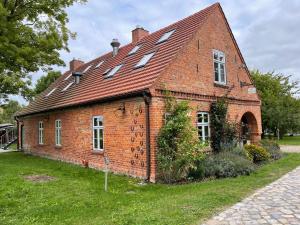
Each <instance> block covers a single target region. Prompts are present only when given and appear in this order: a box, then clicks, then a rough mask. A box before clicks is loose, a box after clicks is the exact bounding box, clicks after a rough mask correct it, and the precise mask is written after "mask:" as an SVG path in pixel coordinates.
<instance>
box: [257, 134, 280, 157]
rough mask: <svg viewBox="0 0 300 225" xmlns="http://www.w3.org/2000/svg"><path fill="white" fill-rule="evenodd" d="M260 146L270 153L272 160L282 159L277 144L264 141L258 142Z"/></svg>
mask: <svg viewBox="0 0 300 225" xmlns="http://www.w3.org/2000/svg"><path fill="white" fill-rule="evenodd" d="M260 145H261V146H262V147H263V148H264V149H266V150H267V151H268V152H269V153H270V155H271V158H272V159H274V160H277V159H280V158H281V157H282V152H281V151H280V147H279V145H278V143H277V142H275V141H273V140H267V139H265V140H261V141H260Z"/></svg>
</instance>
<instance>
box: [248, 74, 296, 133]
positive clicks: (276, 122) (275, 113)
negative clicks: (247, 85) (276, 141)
mask: <svg viewBox="0 0 300 225" xmlns="http://www.w3.org/2000/svg"><path fill="white" fill-rule="evenodd" d="M251 76H252V79H253V81H254V84H255V86H256V88H257V90H258V94H259V95H260V97H261V100H262V126H263V135H264V133H265V132H273V134H274V135H277V134H278V133H279V135H280V137H282V136H283V135H284V134H285V133H286V132H296V131H299V127H300V101H299V100H297V99H296V98H295V97H294V96H295V94H297V93H299V87H298V82H292V81H291V80H290V76H285V75H282V74H275V73H274V72H272V73H261V72H259V71H258V70H254V71H252V72H251Z"/></svg>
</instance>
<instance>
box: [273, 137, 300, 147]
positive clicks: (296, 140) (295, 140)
mask: <svg viewBox="0 0 300 225" xmlns="http://www.w3.org/2000/svg"><path fill="white" fill-rule="evenodd" d="M278 143H279V144H280V145H300V136H292V137H289V136H284V137H283V138H282V140H279V141H278Z"/></svg>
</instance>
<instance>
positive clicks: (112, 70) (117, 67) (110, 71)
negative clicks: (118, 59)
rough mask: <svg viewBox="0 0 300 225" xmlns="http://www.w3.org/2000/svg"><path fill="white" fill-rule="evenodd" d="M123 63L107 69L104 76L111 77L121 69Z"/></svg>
mask: <svg viewBox="0 0 300 225" xmlns="http://www.w3.org/2000/svg"><path fill="white" fill-rule="evenodd" d="M122 67H123V64H118V65H116V66H115V67H114V68H112V69H111V70H109V71H108V72H107V73H106V74H105V78H109V77H113V76H115V75H116V73H118V72H119V71H120V69H122Z"/></svg>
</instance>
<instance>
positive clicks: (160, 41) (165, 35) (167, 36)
mask: <svg viewBox="0 0 300 225" xmlns="http://www.w3.org/2000/svg"><path fill="white" fill-rule="evenodd" d="M174 32H175V30H171V31H168V32H166V33H164V34H163V36H161V38H160V39H159V40H158V41H157V42H156V44H159V43H162V42H164V41H167V40H168V39H169V38H170V37H171V35H172V34H173V33H174Z"/></svg>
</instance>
